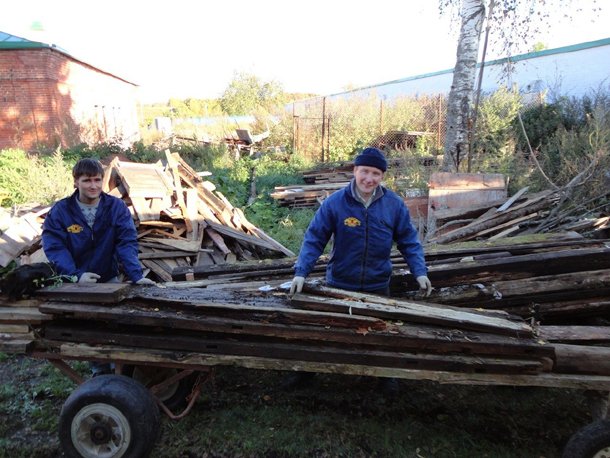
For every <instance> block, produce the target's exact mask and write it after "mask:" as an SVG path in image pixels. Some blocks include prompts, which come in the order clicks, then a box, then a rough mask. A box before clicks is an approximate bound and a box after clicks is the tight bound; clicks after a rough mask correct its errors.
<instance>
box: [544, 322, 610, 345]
mask: <svg viewBox="0 0 610 458" xmlns="http://www.w3.org/2000/svg"><path fill="white" fill-rule="evenodd" d="M536 330H537V331H538V333H539V335H540V338H541V339H544V340H548V341H549V342H563V343H571V342H572V343H581V342H589V343H610V327H608V326H537V327H536Z"/></svg>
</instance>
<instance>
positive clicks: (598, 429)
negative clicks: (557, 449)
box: [562, 420, 610, 458]
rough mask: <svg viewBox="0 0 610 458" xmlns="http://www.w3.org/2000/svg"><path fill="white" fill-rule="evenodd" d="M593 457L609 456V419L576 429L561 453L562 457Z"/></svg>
mask: <svg viewBox="0 0 610 458" xmlns="http://www.w3.org/2000/svg"><path fill="white" fill-rule="evenodd" d="M605 450H607V452H604V451H605ZM593 457H596V458H602V457H610V420H601V421H596V422H595V423H591V424H590V425H587V426H585V427H584V428H582V429H580V430H578V431H577V432H576V433H575V434H574V435H573V436H572V437H571V438H570V440H569V441H568V444H567V445H566V448H565V449H564V450H563V455H562V458H593Z"/></svg>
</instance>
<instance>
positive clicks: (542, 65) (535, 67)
mask: <svg viewBox="0 0 610 458" xmlns="http://www.w3.org/2000/svg"><path fill="white" fill-rule="evenodd" d="M510 61H511V63H510V67H509V66H508V65H507V60H506V59H500V60H495V61H492V62H488V63H487V64H486V65H485V69H484V73H483V84H482V90H483V92H494V91H496V90H497V89H498V88H499V87H502V86H512V85H513V84H516V85H517V86H518V87H519V89H520V91H521V92H540V91H544V90H548V91H549V95H550V96H551V97H554V96H558V95H564V96H582V95H585V94H590V93H591V92H592V91H596V90H598V89H599V88H600V87H603V88H606V89H609V88H610V38H607V39H604V40H598V41H592V42H588V43H582V44H579V45H573V46H565V47H562V48H556V49H550V50H545V51H539V52H534V53H528V54H522V55H519V56H515V57H513V58H511V59H510ZM508 68H511V71H510V72H507V69H508ZM477 77H478V73H477ZM452 80H453V69H450V70H444V71H439V72H435V73H428V74H424V75H418V76H413V77H409V78H404V79H401V80H396V81H389V82H387V83H382V84H379V85H375V86H368V87H363V88H359V89H355V90H353V91H349V92H342V93H339V94H333V95H330V96H328V98H330V99H333V98H341V97H342V98H351V97H357V96H360V97H366V96H368V95H369V94H373V93H374V94H376V95H377V97H378V98H380V99H386V100H391V99H393V98H395V97H397V96H401V95H402V96H413V95H422V94H439V93H442V94H448V93H449V90H450V88H451V82H452Z"/></svg>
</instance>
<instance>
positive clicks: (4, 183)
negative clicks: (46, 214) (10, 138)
mask: <svg viewBox="0 0 610 458" xmlns="http://www.w3.org/2000/svg"><path fill="white" fill-rule="evenodd" d="M0 189H1V190H4V191H8V193H9V195H8V197H7V198H6V199H5V200H4V201H3V202H2V205H3V206H5V207H8V206H13V205H20V204H25V203H34V202H38V203H40V204H42V205H49V204H52V203H53V202H55V201H57V200H59V199H61V198H63V197H66V196H67V195H70V194H72V192H73V190H74V180H73V178H72V165H71V164H70V163H69V162H68V163H66V162H65V161H64V157H63V155H62V153H61V152H60V151H56V152H55V153H53V154H52V155H51V156H36V155H28V154H27V153H26V152H25V151H23V150H14V149H9V150H3V151H2V152H1V154H0Z"/></svg>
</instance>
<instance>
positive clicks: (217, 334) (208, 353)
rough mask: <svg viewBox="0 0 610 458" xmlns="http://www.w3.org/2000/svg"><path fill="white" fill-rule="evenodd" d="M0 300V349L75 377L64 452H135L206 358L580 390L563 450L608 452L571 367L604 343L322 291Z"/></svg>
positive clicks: (203, 376)
mask: <svg viewBox="0 0 610 458" xmlns="http://www.w3.org/2000/svg"><path fill="white" fill-rule="evenodd" d="M3 306H4V307H5V308H11V307H12V308H13V310H14V311H15V312H14V316H15V319H16V320H21V321H24V320H27V322H28V323H29V324H30V330H29V331H28V332H29V333H31V334H27V336H26V337H27V338H24V339H19V335H18V334H19V333H16V334H15V336H14V337H15V339H14V340H5V341H3V342H2V344H1V348H0V349H1V350H2V351H9V352H17V353H26V354H29V355H31V356H33V357H37V358H45V359H47V360H49V361H50V362H51V363H52V364H53V365H55V366H56V367H57V368H58V369H59V370H60V371H61V372H62V373H64V374H65V375H67V376H68V377H69V378H70V379H71V380H73V381H74V382H75V383H77V384H78V385H79V386H78V387H77V389H76V390H75V391H74V392H73V393H72V394H71V396H70V397H69V398H68V400H67V401H66V403H65V405H64V407H63V408H62V413H61V416H60V421H59V436H60V441H61V444H62V448H63V449H64V452H65V453H66V456H69V457H81V456H83V457H97V456H100V455H99V453H100V450H103V453H104V455H103V456H107V457H119V456H122V457H139V456H146V454H147V453H149V452H150V451H151V450H152V447H153V445H154V440H155V438H156V437H157V434H158V429H159V424H160V419H159V409H161V410H162V411H163V412H164V413H166V414H167V415H168V416H170V417H171V418H173V419H180V418H182V417H184V416H185V415H186V414H187V413H188V411H189V410H190V409H191V407H192V406H193V404H194V402H195V400H196V399H197V396H198V394H199V393H200V391H201V389H202V387H203V386H204V384H205V383H206V382H207V381H209V380H211V379H213V377H214V372H215V367H216V366H220V365H236V366H243V367H247V368H255V369H274V370H285V371H294V370H304V371H311V372H321V373H341V374H354V375H366V376H376V377H396V378H404V379H414V380H431V381H436V382H439V383H453V384H470V385H513V386H541V387H563V388H578V389H583V390H586V392H587V393H588V397H589V399H590V400H591V406H592V415H593V416H594V419H596V420H597V421H596V422H595V423H593V424H592V425H590V426H588V427H586V428H584V429H583V430H581V431H579V432H577V433H576V434H575V435H574V436H573V438H572V440H571V441H570V443H569V444H568V446H567V448H566V451H565V454H564V456H565V457H569V458H575V457H579V458H580V457H601V456H605V453H606V452H607V451H608V447H610V428H608V424H609V423H608V421H609V420H605V417H606V413H607V408H608V390H609V387H610V375H592V374H587V373H583V372H586V370H587V369H586V367H587V363H586V362H584V358H583V355H586V354H589V356H591V357H598V358H604V357H605V356H604V355H605V354H604V353H603V351H605V350H601V351H602V353H600V354H593V353H592V350H591V348H590V347H583V348H581V349H580V352H579V351H577V350H576V349H574V348H569V349H567V348H565V347H566V346H565V345H564V346H563V347H562V346H561V345H552V344H550V343H549V342H548V341H546V340H545V339H544V337H542V336H541V334H543V333H544V329H537V328H536V327H534V328H532V327H531V326H530V325H529V324H528V323H526V322H525V321H523V320H519V319H515V317H512V316H509V315H508V314H505V313H503V312H499V311H478V310H475V309H457V308H453V307H447V306H438V305H434V304H424V303H413V302H407V301H400V300H396V299H388V298H382V297H378V296H370V295H362V294H357V293H349V294H347V293H345V292H340V291H339V290H332V289H330V288H323V287H316V288H314V289H313V290H310V291H308V292H307V293H306V294H299V295H295V296H294V297H292V299H290V298H288V296H287V295H286V294H285V293H284V292H281V291H271V292H268V293H263V292H261V293H258V294H253V293H240V292H232V291H222V290H215V291H206V290H205V289H193V288H190V289H179V288H157V287H135V286H130V285H123V284H105V285H86V286H85V285H79V284H74V285H66V286H63V287H61V288H55V289H53V290H48V291H46V292H45V293H44V297H40V298H39V299H38V300H36V301H32V300H30V301H20V302H14V303H8V302H6V301H5V302H4V304H3ZM22 337H24V336H22ZM572 347H575V346H572ZM587 352H589V353H587ZM74 360H83V361H107V362H112V363H114V365H115V374H112V375H103V376H98V377H95V378H92V379H89V380H85V379H84V378H83V377H81V376H80V375H79V374H78V373H76V372H75V371H74V370H73V369H72V368H71V366H70V365H69V364H68V361H74ZM579 361H582V362H581V363H579ZM605 365H607V364H606V363H602V366H605ZM184 404H187V407H186V408H185V409H184V410H183V411H182V412H181V413H178V414H176V413H175V410H176V409H178V408H181V406H183V405H184Z"/></svg>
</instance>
